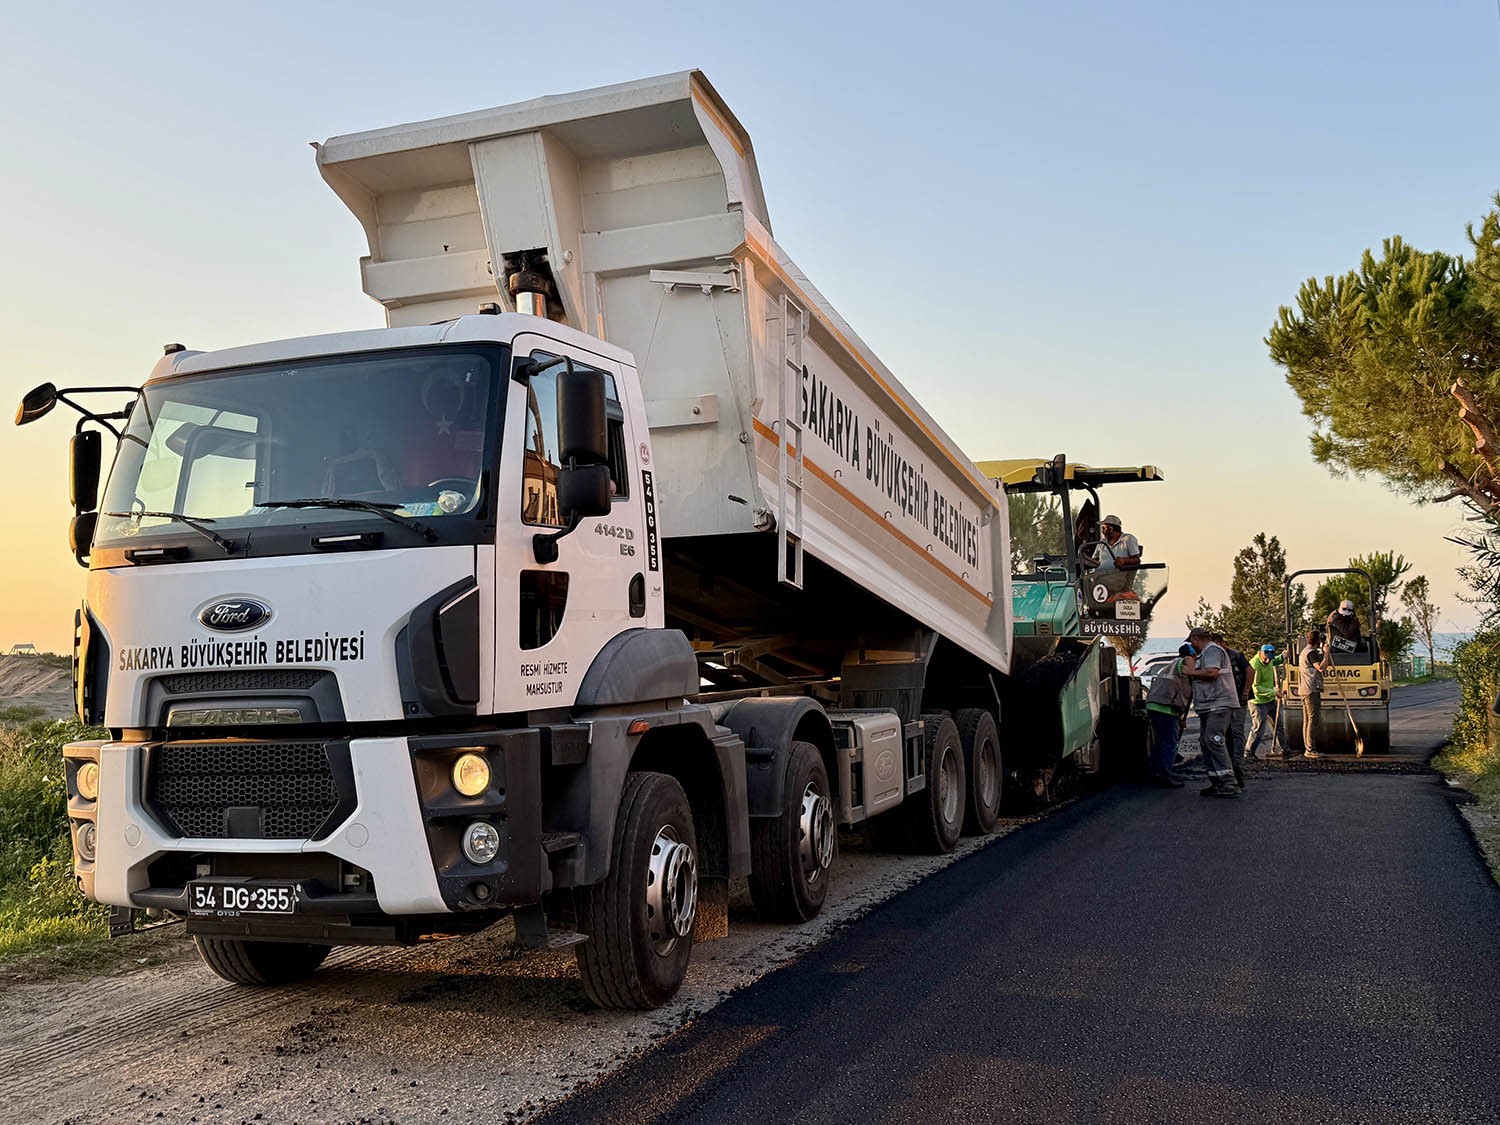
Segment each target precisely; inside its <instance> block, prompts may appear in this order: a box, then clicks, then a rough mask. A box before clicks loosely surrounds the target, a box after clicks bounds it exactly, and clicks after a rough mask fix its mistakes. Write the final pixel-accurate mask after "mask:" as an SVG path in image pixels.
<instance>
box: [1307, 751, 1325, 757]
mask: <svg viewBox="0 0 1500 1125" xmlns="http://www.w3.org/2000/svg"><path fill="white" fill-rule="evenodd" d="M1302 756H1303V757H1304V758H1321V757H1322V756H1323V755H1322V754H1319V753H1318V752H1317V751H1316V750H1304V751H1302Z"/></svg>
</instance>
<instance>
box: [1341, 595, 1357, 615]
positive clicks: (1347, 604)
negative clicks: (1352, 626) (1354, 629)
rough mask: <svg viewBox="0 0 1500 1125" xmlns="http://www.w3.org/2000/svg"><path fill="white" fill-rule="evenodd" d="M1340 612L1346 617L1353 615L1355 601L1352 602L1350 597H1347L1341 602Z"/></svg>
mask: <svg viewBox="0 0 1500 1125" xmlns="http://www.w3.org/2000/svg"><path fill="white" fill-rule="evenodd" d="M1339 612H1340V613H1342V614H1343V615H1344V616H1345V617H1353V616H1354V603H1353V602H1351V601H1350V600H1349V599H1348V598H1345V599H1344V600H1343V601H1341V602H1339Z"/></svg>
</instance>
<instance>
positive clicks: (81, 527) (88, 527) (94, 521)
mask: <svg viewBox="0 0 1500 1125" xmlns="http://www.w3.org/2000/svg"><path fill="white" fill-rule="evenodd" d="M98 523H99V513H98V512H79V513H78V514H77V515H76V516H74V517H73V522H72V523H70V524H68V547H69V549H70V550H72V552H73V557H74V558H75V559H77V560H78V565H79V566H88V565H89V551H90V550H91V549H92V548H93V546H94V528H95V527H96V526H98Z"/></svg>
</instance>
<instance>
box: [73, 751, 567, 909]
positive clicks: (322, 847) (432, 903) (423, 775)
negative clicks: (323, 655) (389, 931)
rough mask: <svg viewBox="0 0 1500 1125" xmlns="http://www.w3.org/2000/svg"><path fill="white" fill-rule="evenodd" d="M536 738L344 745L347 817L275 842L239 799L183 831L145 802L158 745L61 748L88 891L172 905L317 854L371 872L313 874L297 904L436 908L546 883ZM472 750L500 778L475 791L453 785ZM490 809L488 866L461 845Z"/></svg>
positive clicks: (137, 903) (294, 868)
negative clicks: (195, 832)
mask: <svg viewBox="0 0 1500 1125" xmlns="http://www.w3.org/2000/svg"><path fill="white" fill-rule="evenodd" d="M540 744H541V740H540V736H539V734H538V732H537V731H535V730H521V731H506V732H488V733H486V734H483V735H465V736H463V737H461V738H458V737H447V738H410V739H408V738H402V737H394V738H356V739H352V740H349V741H348V742H346V743H341V744H340V746H339V750H340V753H339V755H338V757H339V760H340V761H341V762H346V763H347V774H346V775H345V776H344V777H342V778H341V779H340V782H339V784H340V787H341V789H349V788H352V795H351V794H348V793H343V794H341V797H342V798H343V799H341V801H340V804H341V806H345V807H344V808H343V809H341V813H340V815H341V816H342V819H338V818H336V817H335V818H331V819H335V820H337V821H338V822H337V824H336V825H334V826H332V827H331V828H330V827H328V826H327V825H325V826H323V827H322V828H320V829H319V830H318V831H319V832H320V833H322V836H321V838H319V839H266V838H261V837H259V836H250V835H247V834H246V832H245V831H244V829H243V825H244V823H245V820H244V817H243V816H242V815H241V814H242V813H243V810H241V809H229V810H226V824H227V825H228V828H227V829H226V834H225V835H224V836H213V837H207V836H186V835H182V834H181V831H180V829H179V828H178V827H177V825H175V824H174V823H173V822H172V820H171V818H170V817H169V816H163V815H162V813H161V810H160V808H159V806H156V805H153V804H152V802H151V801H150V800H149V790H148V783H147V775H148V770H149V768H150V756H151V752H152V750H153V749H155V748H156V747H158V746H160V745H161V744H160V743H140V742H134V743H132V742H80V743H73V744H71V745H69V746H67V747H65V748H64V751H63V753H64V757H65V759H66V764H67V771H66V777H67V780H68V788H69V794H70V799H69V804H68V812H69V817H70V818H71V819H72V821H73V828H74V832H73V837H74V869H75V872H76V875H77V878H78V884H79V889H80V890H81V891H82V892H83V894H84V895H85V896H87V897H89V898H92V899H94V900H96V901H98V902H102V903H106V904H109V905H112V906H122V907H134V908H156V909H166V910H171V911H174V912H175V911H178V910H179V909H181V908H182V905H183V904H184V903H185V894H186V892H185V884H186V882H187V881H188V880H189V879H191V878H193V877H195V876H203V875H208V874H213V875H216V876H217V875H218V874H220V872H221V870H222V869H223V868H233V869H234V870H235V871H237V872H241V873H243V872H245V871H246V870H247V869H249V870H251V871H253V874H255V875H257V876H260V877H262V878H268V879H274V878H285V877H287V874H288V873H296V872H300V871H305V870H306V869H307V864H308V862H309V860H310V859H314V858H317V857H333V858H335V859H337V860H340V861H343V863H344V864H346V865H347V866H348V868H349V869H353V870H357V871H358V872H361V873H365V874H367V875H368V879H367V880H361V886H360V887H359V888H358V889H357V890H355V891H354V892H353V893H350V891H349V890H348V889H347V888H345V887H343V886H339V885H333V886H327V885H324V886H322V887H319V886H318V885H317V884H311V885H309V886H308V887H307V890H306V892H305V894H303V895H300V896H299V900H298V910H299V913H303V912H306V913H311V914H321V915H324V916H330V915H342V916H346V917H347V916H353V915H357V914H367V913H370V914H373V913H379V914H384V915H394V916H399V915H426V914H442V913H450V912H455V911H464V910H478V909H486V910H493V909H495V908H503V907H506V906H518V905H527V904H530V903H534V902H537V901H539V900H540V898H541V896H542V894H543V893H544V892H545V891H546V890H547V889H549V887H550V877H549V869H548V866H547V863H546V862H545V853H544V851H543V848H542V841H541V812H540V808H541V782H540V753H541V751H540ZM344 747H347V756H345V755H344V753H343V748H344ZM462 749H478V750H480V751H481V752H483V753H484V754H485V755H486V757H487V758H488V759H489V760H490V762H491V767H492V770H493V773H494V778H495V782H494V784H493V785H492V786H491V788H490V790H489V791H488V792H486V793H484V794H481V795H480V796H479V797H477V798H472V799H468V798H463V797H460V796H459V795H458V794H457V793H456V792H454V791H453V790H452V789H451V787H447V786H446V785H445V780H446V777H447V773H448V770H447V763H449V762H451V759H452V758H453V757H456V755H457V754H458V753H459V752H460V750H462ZM90 760H92V761H97V762H98V764H99V796H98V799H97V801H85V800H83V799H82V798H81V797H80V796H79V795H78V792H77V787H76V783H75V779H76V777H77V772H78V768H79V766H80V765H81V764H82V763H83V762H85V761H90ZM339 772H340V773H344V772H345V771H344V770H343V769H342V768H341V769H340V771H339ZM480 818H482V819H486V820H488V821H490V822H491V823H493V824H494V825H495V826H496V827H497V828H498V829H499V830H500V835H501V839H502V841H503V844H502V848H501V850H500V854H499V855H497V856H496V858H495V859H494V860H493V861H491V862H490V863H488V864H483V865H479V864H474V863H471V862H470V861H469V860H468V859H467V858H466V857H465V856H464V855H463V852H462V849H461V848H460V847H459V846H458V841H459V838H460V834H461V832H462V830H463V828H464V827H465V826H467V825H468V824H469V823H470V822H471V821H473V820H474V819H480ZM89 823H92V824H93V825H94V829H95V833H94V840H95V842H94V852H95V855H94V859H93V860H92V861H89V860H86V859H85V858H84V857H83V856H82V855H81V854H80V852H79V847H78V841H79V836H80V832H81V830H82V829H83V826H84V825H86V824H89ZM164 872H167V873H169V874H165V875H164V874H163V873H164Z"/></svg>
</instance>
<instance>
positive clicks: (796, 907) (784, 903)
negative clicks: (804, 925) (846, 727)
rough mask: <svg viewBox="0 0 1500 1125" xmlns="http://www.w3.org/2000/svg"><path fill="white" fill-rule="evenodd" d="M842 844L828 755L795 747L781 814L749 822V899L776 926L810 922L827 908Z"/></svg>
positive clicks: (804, 744) (788, 763)
mask: <svg viewBox="0 0 1500 1125" xmlns="http://www.w3.org/2000/svg"><path fill="white" fill-rule="evenodd" d="M837 840H838V828H837V826H836V825H835V824H834V819H833V802H832V799H831V796H830V792H829V785H828V770H827V768H826V767H825V766H824V765H823V756H822V755H821V754H819V753H818V748H817V747H816V746H814V745H813V744H812V743H811V742H793V743H792V750H791V753H790V754H788V755H787V759H786V789H785V792H784V795H783V797H782V806H781V815H780V816H777V817H757V818H756V819H755V820H752V821H751V822H750V897H751V898H752V899H754V900H755V909H756V911H757V912H758V913H759V914H760V916H761V917H762V918H764V919H766V920H767V921H773V922H806V921H807V920H808V919H809V918H815V917H817V915H818V911H820V910H822V909H823V900H824V899H825V898H827V897H828V875H829V868H830V867H832V866H833V854H834V849H835V845H836V843H837Z"/></svg>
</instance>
